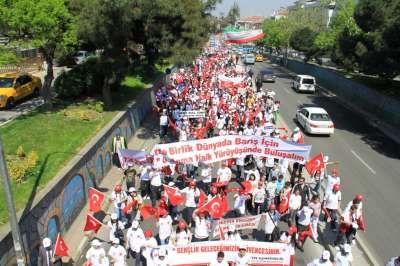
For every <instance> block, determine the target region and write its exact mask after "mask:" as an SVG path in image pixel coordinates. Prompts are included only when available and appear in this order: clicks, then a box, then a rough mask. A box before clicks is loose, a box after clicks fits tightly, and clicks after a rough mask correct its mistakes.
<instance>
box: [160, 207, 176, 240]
mask: <svg viewBox="0 0 400 266" xmlns="http://www.w3.org/2000/svg"><path fill="white" fill-rule="evenodd" d="M159 215H160V218H159V219H158V222H157V226H158V238H159V239H160V245H166V244H168V242H169V238H170V236H171V234H172V230H173V228H172V218H171V216H170V215H169V214H168V212H167V210H165V209H164V208H161V209H160V213H159Z"/></svg>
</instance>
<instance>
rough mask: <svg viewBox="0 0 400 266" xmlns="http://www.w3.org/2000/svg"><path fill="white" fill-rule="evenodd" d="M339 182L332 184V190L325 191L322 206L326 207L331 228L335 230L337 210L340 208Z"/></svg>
mask: <svg viewBox="0 0 400 266" xmlns="http://www.w3.org/2000/svg"><path fill="white" fill-rule="evenodd" d="M339 190H340V184H335V185H333V188H332V191H330V192H327V193H326V194H325V197H324V201H323V206H324V208H325V209H326V212H327V215H328V220H330V224H331V229H332V230H333V231H334V232H336V231H337V229H336V222H337V210H338V209H339V208H340V201H341V200H342V193H341V192H340V191H339Z"/></svg>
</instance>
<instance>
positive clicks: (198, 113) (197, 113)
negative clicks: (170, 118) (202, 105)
mask: <svg viewBox="0 0 400 266" xmlns="http://www.w3.org/2000/svg"><path fill="white" fill-rule="evenodd" d="M179 116H180V117H187V118H203V117H206V111H205V110H192V111H180V112H179Z"/></svg>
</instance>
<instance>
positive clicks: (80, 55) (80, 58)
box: [74, 51, 89, 65]
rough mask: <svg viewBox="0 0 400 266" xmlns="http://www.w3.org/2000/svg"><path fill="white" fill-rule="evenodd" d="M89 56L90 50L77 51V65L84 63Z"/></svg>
mask: <svg viewBox="0 0 400 266" xmlns="http://www.w3.org/2000/svg"><path fill="white" fill-rule="evenodd" d="M88 57H89V52H88V51H78V52H76V55H75V56H74V61H75V63H76V64H77V65H80V64H82V63H84V62H85V61H86V60H87V58H88Z"/></svg>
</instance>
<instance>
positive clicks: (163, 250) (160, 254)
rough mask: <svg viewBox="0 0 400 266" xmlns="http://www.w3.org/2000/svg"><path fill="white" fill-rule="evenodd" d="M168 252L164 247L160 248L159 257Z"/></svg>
mask: <svg viewBox="0 0 400 266" xmlns="http://www.w3.org/2000/svg"><path fill="white" fill-rule="evenodd" d="M166 254H167V252H166V250H165V249H164V248H160V250H158V256H159V257H163V256H165V255H166Z"/></svg>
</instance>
